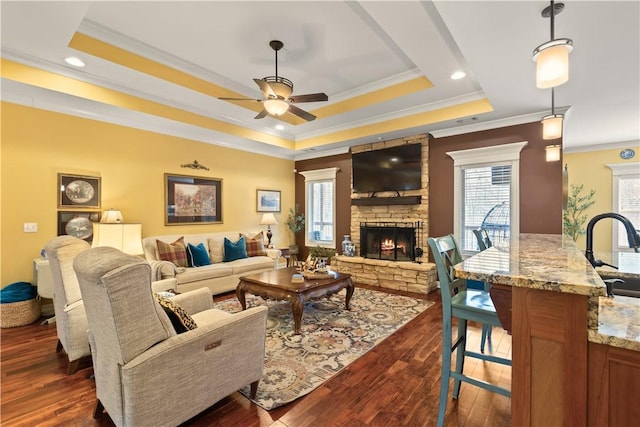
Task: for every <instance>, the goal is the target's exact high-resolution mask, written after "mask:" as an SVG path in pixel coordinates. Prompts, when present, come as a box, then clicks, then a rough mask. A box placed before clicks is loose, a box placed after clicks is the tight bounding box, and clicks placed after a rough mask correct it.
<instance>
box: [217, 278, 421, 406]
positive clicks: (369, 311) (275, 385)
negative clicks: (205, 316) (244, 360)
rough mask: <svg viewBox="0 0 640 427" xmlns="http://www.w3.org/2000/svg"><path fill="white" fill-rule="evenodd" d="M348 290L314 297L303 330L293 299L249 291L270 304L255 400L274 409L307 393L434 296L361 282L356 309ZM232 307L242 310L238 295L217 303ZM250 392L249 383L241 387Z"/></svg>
mask: <svg viewBox="0 0 640 427" xmlns="http://www.w3.org/2000/svg"><path fill="white" fill-rule="evenodd" d="M344 299H345V291H342V292H340V293H338V294H335V295H332V296H331V297H330V298H327V299H323V300H318V301H313V302H309V303H307V304H306V305H305V308H304V314H303V316H302V334H301V335H295V334H294V333H293V315H292V313H291V305H290V304H289V303H287V302H282V301H265V300H264V299H262V298H260V297H256V296H254V295H250V294H247V306H250V307H252V306H255V305H265V304H266V305H267V306H268V307H269V315H268V318H267V336H266V343H265V346H266V358H265V366H264V376H263V377H262V380H261V381H260V385H259V387H258V393H257V395H256V398H255V399H251V400H252V401H253V402H255V403H256V404H258V405H259V406H261V407H263V408H264V409H267V410H269V409H274V408H277V407H278V406H282V405H284V404H286V403H289V402H291V401H293V400H295V399H297V398H299V397H301V396H304V395H306V394H308V393H310V392H311V391H313V390H314V389H315V388H316V387H318V386H319V385H321V384H322V383H324V382H325V381H327V380H328V379H330V378H331V377H333V376H334V375H336V374H337V373H338V372H340V371H341V370H342V369H344V368H345V367H346V366H347V365H349V364H350V363H351V362H353V361H354V360H356V359H357V358H358V357H360V356H362V355H363V354H365V353H366V352H367V351H369V350H371V349H372V348H373V347H374V346H376V345H377V344H378V343H380V342H381V341H382V340H384V339H385V338H386V337H388V336H389V335H391V334H392V333H393V332H395V331H397V330H398V329H399V328H400V327H402V326H403V325H404V324H406V323H407V322H409V321H410V320H411V319H413V318H414V317H416V316H417V315H418V314H420V313H422V312H423V311H424V310H426V309H427V308H429V307H430V306H431V305H433V302H430V301H424V300H419V299H415V298H410V297H405V296H400V295H392V294H387V293H384V292H378V291H372V290H369V289H363V288H356V290H355V293H354V294H353V297H352V298H351V311H348V310H345V308H344ZM215 306H216V308H218V309H221V310H225V311H228V312H232V313H233V312H237V311H240V310H241V307H240V303H239V302H238V300H237V299H236V298H235V297H234V298H232V299H229V300H225V301H221V302H218V303H215ZM240 392H241V393H242V394H243V395H245V396H247V397H249V387H248V386H247V387H246V388H244V389H242V390H240Z"/></svg>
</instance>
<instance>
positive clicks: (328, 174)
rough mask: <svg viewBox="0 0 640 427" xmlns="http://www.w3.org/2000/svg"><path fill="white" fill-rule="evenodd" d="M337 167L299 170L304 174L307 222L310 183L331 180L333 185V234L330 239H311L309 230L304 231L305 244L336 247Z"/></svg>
mask: <svg viewBox="0 0 640 427" xmlns="http://www.w3.org/2000/svg"><path fill="white" fill-rule="evenodd" d="M338 170H339V169H338V168H326V169H316V170H310V171H304V172H300V175H302V176H304V206H305V211H306V212H305V215H306V217H307V223H310V222H309V212H310V211H311V209H310V206H309V202H310V200H309V187H310V185H311V184H313V183H316V182H319V181H322V182H325V181H331V183H332V185H333V236H331V241H330V242H328V241H327V240H322V241H318V240H311V239H310V238H309V234H310V233H309V232H306V233H305V238H304V242H305V246H307V247H310V246H324V247H331V248H335V247H336V174H337V172H338Z"/></svg>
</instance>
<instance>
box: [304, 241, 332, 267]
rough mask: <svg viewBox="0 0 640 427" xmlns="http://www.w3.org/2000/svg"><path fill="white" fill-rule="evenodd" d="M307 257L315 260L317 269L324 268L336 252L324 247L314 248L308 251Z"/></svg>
mask: <svg viewBox="0 0 640 427" xmlns="http://www.w3.org/2000/svg"><path fill="white" fill-rule="evenodd" d="M309 255H310V256H311V258H313V259H315V260H316V266H317V267H318V268H324V267H326V266H327V264H329V259H330V258H333V257H334V256H335V255H336V250H335V249H334V248H327V247H324V246H314V247H312V248H310V249H309Z"/></svg>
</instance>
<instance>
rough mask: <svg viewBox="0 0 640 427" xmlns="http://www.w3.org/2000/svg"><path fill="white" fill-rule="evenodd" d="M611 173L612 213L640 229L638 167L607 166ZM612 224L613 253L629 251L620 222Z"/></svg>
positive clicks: (639, 176)
mask: <svg viewBox="0 0 640 427" xmlns="http://www.w3.org/2000/svg"><path fill="white" fill-rule="evenodd" d="M607 166H608V167H609V168H610V169H611V171H612V173H613V180H612V181H613V192H612V195H613V207H612V210H613V212H616V213H619V214H620V215H622V216H624V217H626V218H628V219H629V221H631V223H632V224H633V225H634V226H635V227H636V228H638V229H640V167H639V165H638V163H636V162H634V163H616V164H611V165H607ZM612 222H613V233H612V236H613V242H612V248H613V250H614V251H625V250H626V251H630V250H631V249H629V241H628V239H627V232H626V230H625V228H624V226H623V225H622V224H621V223H620V221H612Z"/></svg>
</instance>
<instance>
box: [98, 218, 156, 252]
mask: <svg viewBox="0 0 640 427" xmlns="http://www.w3.org/2000/svg"><path fill="white" fill-rule="evenodd" d="M98 246H111V247H112V248H116V249H119V250H121V251H122V252H124V253H126V254H130V255H142V254H143V253H144V250H143V249H142V224H105V223H97V224H93V242H92V244H91V247H93V248H96V247H98Z"/></svg>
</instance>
